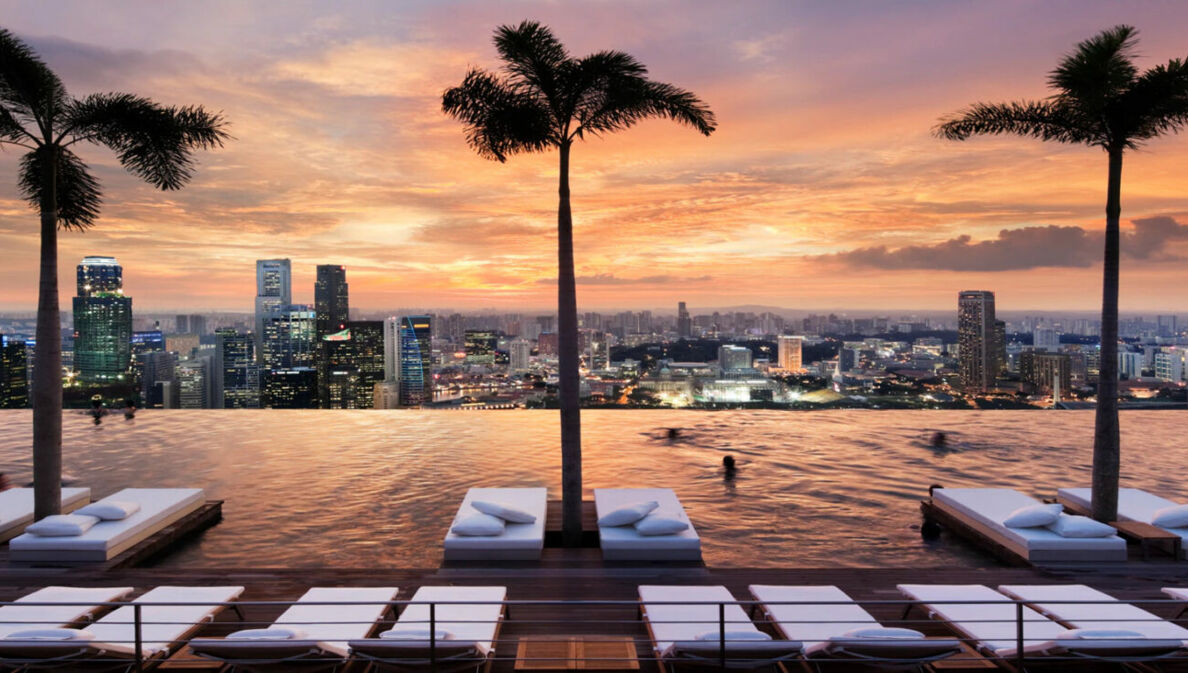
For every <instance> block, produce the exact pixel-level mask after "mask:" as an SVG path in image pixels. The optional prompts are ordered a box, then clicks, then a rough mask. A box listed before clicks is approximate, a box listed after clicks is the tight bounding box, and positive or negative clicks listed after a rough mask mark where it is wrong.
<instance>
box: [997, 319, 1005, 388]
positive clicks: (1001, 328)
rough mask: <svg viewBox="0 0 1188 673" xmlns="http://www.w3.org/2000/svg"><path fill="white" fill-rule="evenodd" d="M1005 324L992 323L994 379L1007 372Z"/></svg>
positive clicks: (999, 322) (1001, 322)
mask: <svg viewBox="0 0 1188 673" xmlns="http://www.w3.org/2000/svg"><path fill="white" fill-rule="evenodd" d="M1006 343H1007V335H1006V322H1004V321H1002V320H995V321H994V378H995V379H997V378H998V375H999V374H1002V373H1003V372H1005V371H1006V370H1007V362H1008V360H1007V349H1006Z"/></svg>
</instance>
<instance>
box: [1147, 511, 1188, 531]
mask: <svg viewBox="0 0 1188 673" xmlns="http://www.w3.org/2000/svg"><path fill="white" fill-rule="evenodd" d="M1151 525H1152V526H1159V527H1160V528H1185V527H1188V505H1173V506H1171V507H1163V508H1161V509H1157V510H1155V516H1153V517H1151Z"/></svg>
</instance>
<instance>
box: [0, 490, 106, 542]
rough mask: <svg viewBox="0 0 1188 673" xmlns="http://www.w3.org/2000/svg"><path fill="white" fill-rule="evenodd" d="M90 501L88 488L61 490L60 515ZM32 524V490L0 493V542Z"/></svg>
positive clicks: (14, 535)
mask: <svg viewBox="0 0 1188 673" xmlns="http://www.w3.org/2000/svg"><path fill="white" fill-rule="evenodd" d="M90 501H91V489H89V488H63V489H62V513H63V514H67V513H69V512H73V511H74V510H76V509H78V508H79V507H82V506H83V505H85V504H87V503H88V502H90ZM31 523H33V489H31V488H10V489H8V490H7V491H0V542H6V541H8V540H11V539H12V538H14V537H16V536H18V535H20V534H21V533H23V532H25V526H28V525H29V524H31Z"/></svg>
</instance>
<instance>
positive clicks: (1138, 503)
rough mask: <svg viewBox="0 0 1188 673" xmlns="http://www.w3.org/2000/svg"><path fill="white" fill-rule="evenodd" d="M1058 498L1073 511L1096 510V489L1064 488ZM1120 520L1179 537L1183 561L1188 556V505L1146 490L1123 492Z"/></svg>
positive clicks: (1125, 490)
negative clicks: (1155, 528)
mask: <svg viewBox="0 0 1188 673" xmlns="http://www.w3.org/2000/svg"><path fill="white" fill-rule="evenodd" d="M1056 498H1057V500H1059V501H1060V502H1062V503H1064V504H1065V506H1068V507H1069V508H1070V509H1075V510H1079V511H1089V510H1090V509H1091V507H1092V500H1093V489H1091V488H1062V489H1060V490H1058V491H1057V492H1056ZM1169 515H1172V516H1169ZM1174 515H1178V516H1174ZM1176 519H1179V521H1177V520H1176ZM1118 520H1119V521H1137V522H1140V523H1149V524H1152V525H1154V526H1158V527H1159V528H1162V529H1163V530H1166V531H1168V532H1169V533H1174V534H1176V535H1179V536H1180V539H1181V540H1182V541H1183V542H1182V544H1181V546H1180V555H1181V557H1183V556H1184V555H1185V554H1188V506H1186V505H1183V504H1180V503H1177V502H1173V501H1171V500H1168V499H1167V498H1163V497H1160V496H1158V495H1155V494H1153V493H1148V492H1147V491H1144V490H1142V489H1138V488H1120V489H1118Z"/></svg>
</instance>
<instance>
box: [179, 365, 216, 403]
mask: <svg viewBox="0 0 1188 673" xmlns="http://www.w3.org/2000/svg"><path fill="white" fill-rule="evenodd" d="M210 365H211V357H210V356H209V355H203V356H200V357H194V358H190V359H188V360H182V361H181V362H178V363H177V370H176V371H177V401H178V408H179V409H209V408H210V401H211V387H212V386H211V381H210V379H211V376H210V370H211V366H210Z"/></svg>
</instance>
